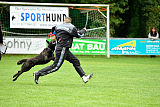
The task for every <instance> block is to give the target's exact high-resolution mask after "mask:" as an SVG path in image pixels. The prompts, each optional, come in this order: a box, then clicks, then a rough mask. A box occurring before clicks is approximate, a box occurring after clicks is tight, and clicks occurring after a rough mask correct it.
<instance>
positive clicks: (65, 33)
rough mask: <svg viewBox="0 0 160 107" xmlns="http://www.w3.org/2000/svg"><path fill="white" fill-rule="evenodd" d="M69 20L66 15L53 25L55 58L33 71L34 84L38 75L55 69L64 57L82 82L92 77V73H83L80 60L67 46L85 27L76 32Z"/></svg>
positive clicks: (82, 32) (80, 34)
mask: <svg viewBox="0 0 160 107" xmlns="http://www.w3.org/2000/svg"><path fill="white" fill-rule="evenodd" d="M71 21H72V19H71V18H70V17H66V18H65V20H64V22H63V24H60V25H58V26H56V27H55V32H56V40H57V44H56V58H55V60H54V63H53V64H52V65H50V66H47V67H45V68H43V69H41V70H39V71H38V72H34V73H33V75H34V81H35V83H36V84H38V79H39V77H40V76H44V75H47V74H50V73H52V72H55V71H57V70H58V69H59V68H60V67H61V65H62V64H63V62H64V59H65V60H67V61H69V62H70V63H72V64H73V66H74V68H75V70H76V71H77V73H78V74H79V75H80V77H81V78H82V80H83V81H84V83H87V82H88V80H89V79H90V78H91V77H92V75H93V73H91V74H89V75H88V76H87V75H86V74H85V72H84V71H83V69H82V68H81V66H80V61H79V60H78V59H77V57H76V56H74V55H73V54H72V53H71V52H70V50H69V48H71V47H72V43H73V37H77V38H80V37H82V36H83V35H84V34H85V33H86V29H85V28H83V29H82V30H80V31H79V32H78V31H77V29H76V27H75V26H74V25H73V24H71Z"/></svg>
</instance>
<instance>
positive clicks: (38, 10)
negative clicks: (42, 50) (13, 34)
mask: <svg viewBox="0 0 160 107" xmlns="http://www.w3.org/2000/svg"><path fill="white" fill-rule="evenodd" d="M66 16H69V12H68V7H40V6H10V28H33V29H51V28H52V27H53V26H56V25H58V24H61V23H63V20H64V18H65V17H66Z"/></svg>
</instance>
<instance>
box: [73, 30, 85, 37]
mask: <svg viewBox="0 0 160 107" xmlns="http://www.w3.org/2000/svg"><path fill="white" fill-rule="evenodd" d="M85 33H86V28H83V29H81V30H80V31H77V29H76V28H73V30H72V35H73V37H77V38H81V37H82V36H83V35H84V34H85Z"/></svg>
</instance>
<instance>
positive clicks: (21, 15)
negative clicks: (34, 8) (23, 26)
mask: <svg viewBox="0 0 160 107" xmlns="http://www.w3.org/2000/svg"><path fill="white" fill-rule="evenodd" d="M23 15H24V13H21V17H22V19H21V21H24V16H23Z"/></svg>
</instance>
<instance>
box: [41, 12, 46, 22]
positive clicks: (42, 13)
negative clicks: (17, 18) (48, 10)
mask: <svg viewBox="0 0 160 107" xmlns="http://www.w3.org/2000/svg"><path fill="white" fill-rule="evenodd" d="M44 15H45V13H42V16H43V22H44Z"/></svg>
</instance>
